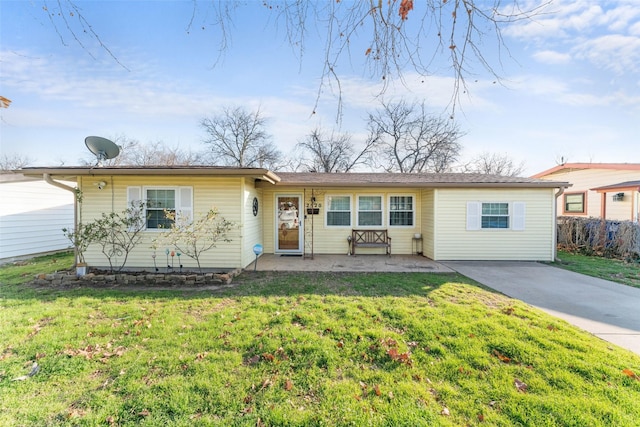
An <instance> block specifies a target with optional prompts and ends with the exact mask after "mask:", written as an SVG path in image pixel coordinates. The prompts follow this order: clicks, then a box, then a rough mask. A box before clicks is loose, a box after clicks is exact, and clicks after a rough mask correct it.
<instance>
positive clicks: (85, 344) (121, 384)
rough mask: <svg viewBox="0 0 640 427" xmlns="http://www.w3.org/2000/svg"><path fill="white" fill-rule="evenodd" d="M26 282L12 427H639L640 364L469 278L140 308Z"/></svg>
mask: <svg viewBox="0 0 640 427" xmlns="http://www.w3.org/2000/svg"><path fill="white" fill-rule="evenodd" d="M58 262H62V261H58ZM56 265H62V264H57V263H52V262H51V260H49V261H48V267H47V268H48V269H49V270H51V269H55V268H56ZM13 268H15V267H6V268H1V269H0V283H2V284H1V285H0V425H2V426H13V425H16V426H25V425H26V426H30V425H35V426H41V425H51V426H53V425H69V426H71V425H91V426H93V425H106V426H108V425H118V426H127V425H130V426H133V425H136V426H137V425H147V426H168V425H171V426H192V425H198V426H200V425H205V426H206V425H219V426H320V425H325V426H343V425H356V426H361V425H372V426H422V425H424V426H439V425H443V426H461V425H462V426H464V425H472V426H475V425H480V426H481V425H491V426H514V425H523V426H605V425H606V426H631V425H637V423H638V414H639V413H640V377H638V376H637V374H639V373H640V357H639V356H636V355H634V354H632V353H631V352H629V351H626V350H622V349H619V348H617V347H614V346H612V345H611V344H608V343H606V342H604V341H601V340H599V339H597V338H594V337H592V336H591V335H589V334H587V333H585V332H583V331H580V330H578V329H576V328H574V327H572V326H570V325H568V324H567V323H565V322H563V321H560V320H558V319H555V318H553V317H550V316H548V315H546V314H544V313H542V312H540V311H538V310H536V309H533V308H532V307H529V306H527V305H525V304H522V303H519V302H517V301H514V300H512V299H510V298H507V297H505V296H503V295H500V294H497V293H494V292H491V291H489V290H486V289H483V288H481V287H479V286H476V285H475V284H474V283H473V282H471V281H470V280H469V279H467V278H465V277H463V276H460V275H454V274H440V275H436V274H418V273H414V274H311V273H306V274H303V273H289V274H275V273H261V272H258V273H253V272H249V273H245V274H243V275H241V276H239V277H238V278H236V280H235V283H236V284H237V286H236V287H233V288H228V289H225V290H224V291H221V292H212V291H198V292H180V291H171V292H167V291H145V292H140V291H132V290H129V291H127V290H126V289H120V290H117V289H116V290H114V289H109V290H107V289H83V288H77V289H71V290H59V289H45V288H34V287H29V286H25V285H20V284H8V282H9V281H10V280H12V279H10V278H11V277H15V276H14V275H13V273H10V270H12V269H13ZM21 274H23V273H21ZM13 280H14V282H15V281H16V279H13ZM33 361H37V363H38V364H39V366H40V371H39V372H38V373H37V374H35V375H33V376H31V377H28V378H27V379H26V380H23V381H14V379H15V378H18V377H21V376H24V375H26V374H27V373H28V372H29V370H30V369H31V367H32V363H33Z"/></svg>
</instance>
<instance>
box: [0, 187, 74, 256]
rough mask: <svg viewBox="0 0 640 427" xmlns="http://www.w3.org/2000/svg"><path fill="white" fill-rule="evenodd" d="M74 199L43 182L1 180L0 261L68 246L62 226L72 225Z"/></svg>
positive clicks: (69, 226)
mask: <svg viewBox="0 0 640 427" xmlns="http://www.w3.org/2000/svg"><path fill="white" fill-rule="evenodd" d="M69 185H73V184H71V183H69ZM73 198H74V195H73V194H72V193H71V192H69V191H66V190H63V189H61V188H57V187H54V186H52V185H50V184H47V183H46V182H44V181H20V182H15V181H14V182H3V183H0V201H1V202H0V260H4V261H10V260H12V259H14V258H19V257H24V256H30V255H36V254H40V253H45V252H51V251H57V250H62V249H67V248H69V247H70V242H69V241H68V240H67V239H66V238H65V237H64V234H63V232H62V229H63V228H65V227H66V228H73Z"/></svg>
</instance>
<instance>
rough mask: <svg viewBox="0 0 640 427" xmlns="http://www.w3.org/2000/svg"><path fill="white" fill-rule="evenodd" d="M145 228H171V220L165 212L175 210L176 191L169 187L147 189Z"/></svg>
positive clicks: (173, 211)
mask: <svg viewBox="0 0 640 427" xmlns="http://www.w3.org/2000/svg"><path fill="white" fill-rule="evenodd" d="M146 200H147V205H146V208H147V212H146V218H147V228H148V229H159V228H164V229H166V228H171V225H172V224H173V221H172V220H170V219H168V218H167V216H166V213H167V212H170V213H173V214H175V212H176V191H175V190H171V189H147V194H146Z"/></svg>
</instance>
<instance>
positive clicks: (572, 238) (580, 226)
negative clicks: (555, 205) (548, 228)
mask: <svg viewBox="0 0 640 427" xmlns="http://www.w3.org/2000/svg"><path fill="white" fill-rule="evenodd" d="M558 245H559V246H560V247H561V248H563V249H566V250H569V251H574V252H581V253H584V254H586V255H599V256H605V257H609V258H621V259H625V258H626V259H637V258H639V257H640V224H638V223H636V222H631V221H610V220H602V219H600V218H577V217H568V216H563V217H559V218H558Z"/></svg>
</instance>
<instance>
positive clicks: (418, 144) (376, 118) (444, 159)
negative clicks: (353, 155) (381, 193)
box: [367, 100, 463, 173]
mask: <svg viewBox="0 0 640 427" xmlns="http://www.w3.org/2000/svg"><path fill="white" fill-rule="evenodd" d="M367 127H368V129H369V135H370V136H369V138H370V139H371V140H376V141H377V145H378V154H379V155H378V161H379V162H380V166H382V167H383V168H384V169H385V170H386V171H388V172H401V173H412V172H445V171H447V170H448V169H449V168H450V166H451V165H452V164H453V163H454V162H455V161H456V160H457V158H458V155H459V154H460V150H461V148H462V147H461V145H460V144H459V143H458V139H459V138H460V137H461V136H462V135H463V133H462V132H461V131H460V129H459V127H458V126H457V125H456V124H455V122H454V121H453V120H452V119H449V118H443V117H440V116H434V115H429V114H428V113H427V111H426V107H425V104H424V102H423V103H421V104H417V103H413V104H408V103H407V102H406V101H404V100H403V101H400V102H397V103H385V102H382V107H381V108H380V109H378V110H377V111H376V112H374V113H369V118H368V122H367Z"/></svg>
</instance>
